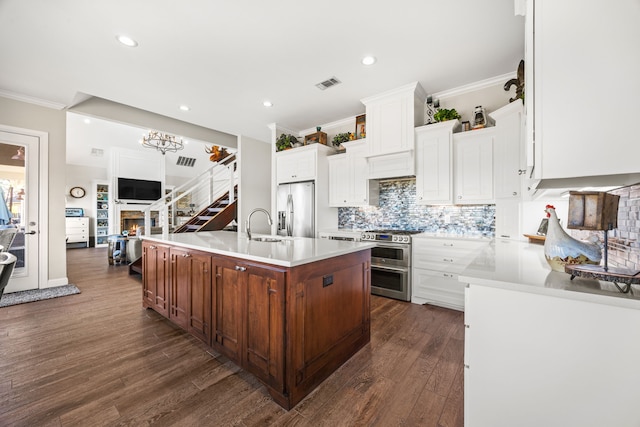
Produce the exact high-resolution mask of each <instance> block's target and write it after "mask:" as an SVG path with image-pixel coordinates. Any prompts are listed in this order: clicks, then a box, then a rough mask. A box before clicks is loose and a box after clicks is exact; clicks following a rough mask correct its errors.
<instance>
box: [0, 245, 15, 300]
mask: <svg viewBox="0 0 640 427" xmlns="http://www.w3.org/2000/svg"><path fill="white" fill-rule="evenodd" d="M16 261H18V258H16V256H15V255H13V254H10V253H9V252H0V298H2V294H3V293H4V288H6V287H7V283H9V278H10V277H11V273H13V268H14V267H15V266H16Z"/></svg>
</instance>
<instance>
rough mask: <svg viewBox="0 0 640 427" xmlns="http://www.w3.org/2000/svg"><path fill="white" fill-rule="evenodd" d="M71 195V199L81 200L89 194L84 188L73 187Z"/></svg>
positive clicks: (70, 191)
mask: <svg viewBox="0 0 640 427" xmlns="http://www.w3.org/2000/svg"><path fill="white" fill-rule="evenodd" d="M69 194H71V197H75V198H76V199H80V198H82V197H84V195H85V194H87V192H86V191H84V188H82V187H73V188H72V189H71V190H69Z"/></svg>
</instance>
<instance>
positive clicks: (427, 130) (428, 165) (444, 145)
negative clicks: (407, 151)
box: [415, 120, 460, 205]
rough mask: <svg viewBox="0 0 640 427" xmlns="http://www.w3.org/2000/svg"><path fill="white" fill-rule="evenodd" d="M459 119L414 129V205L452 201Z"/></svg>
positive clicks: (448, 202)
mask: <svg viewBox="0 0 640 427" xmlns="http://www.w3.org/2000/svg"><path fill="white" fill-rule="evenodd" d="M459 128H460V122H459V121H458V120H448V121H446V122H442V123H436V124H430V125H426V126H421V127H418V128H416V129H415V134H416V137H415V138H416V139H415V146H416V149H415V158H416V202H417V203H418V204H423V205H431V204H450V203H451V201H452V199H453V148H452V147H453V132H454V131H456V130H458V129H459Z"/></svg>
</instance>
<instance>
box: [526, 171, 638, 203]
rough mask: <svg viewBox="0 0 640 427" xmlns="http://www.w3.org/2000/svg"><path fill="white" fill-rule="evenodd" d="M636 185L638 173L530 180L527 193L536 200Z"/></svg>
mask: <svg viewBox="0 0 640 427" xmlns="http://www.w3.org/2000/svg"><path fill="white" fill-rule="evenodd" d="M638 183H640V173H624V174H614V175H594V176H582V177H573V178H553V179H532V180H531V181H530V184H529V193H530V194H531V195H532V196H533V197H534V198H537V197H540V196H542V195H544V196H549V195H561V194H562V193H565V192H568V191H570V190H584V189H589V191H610V190H613V189H615V188H620V187H626V186H629V185H634V184H638ZM585 191H586V190H585Z"/></svg>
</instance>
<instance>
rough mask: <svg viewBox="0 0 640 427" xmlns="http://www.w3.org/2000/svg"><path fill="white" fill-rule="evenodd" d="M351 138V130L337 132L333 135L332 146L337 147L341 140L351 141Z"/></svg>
mask: <svg viewBox="0 0 640 427" xmlns="http://www.w3.org/2000/svg"><path fill="white" fill-rule="evenodd" d="M353 139H354V138H353V134H352V133H351V132H344V133H339V134H337V135H336V136H334V137H333V140H332V141H331V143H332V144H333V145H334V146H336V147H338V146H340V144H342V143H343V142H347V141H351V140H353Z"/></svg>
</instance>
